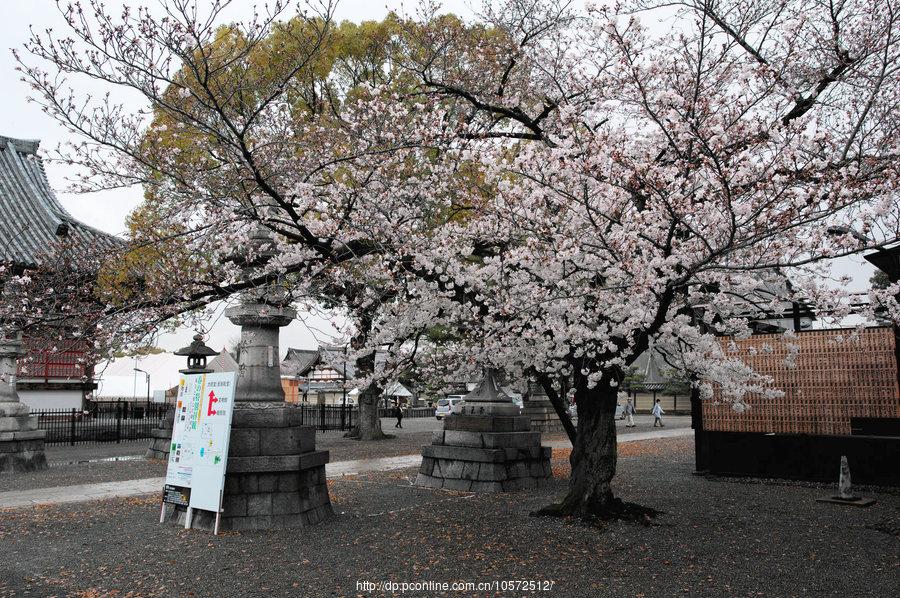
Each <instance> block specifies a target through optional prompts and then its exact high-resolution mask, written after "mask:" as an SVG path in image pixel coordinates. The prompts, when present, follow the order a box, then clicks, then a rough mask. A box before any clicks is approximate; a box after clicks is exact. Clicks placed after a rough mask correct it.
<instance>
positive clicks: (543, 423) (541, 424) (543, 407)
mask: <svg viewBox="0 0 900 598" xmlns="http://www.w3.org/2000/svg"><path fill="white" fill-rule="evenodd" d="M522 415H524V416H526V417H527V418H528V419H529V420H530V421H531V429H532V430H535V431H537V432H541V433H544V434H553V433H557V432H565V431H566V429H565V428H563V425H562V422H561V421H559V416H558V415H556V409H554V408H553V403H551V402H550V399H549V398H547V395H536V396H532V397H531V398H530V399H529V400H527V401H525V403H524V407H523V408H522Z"/></svg>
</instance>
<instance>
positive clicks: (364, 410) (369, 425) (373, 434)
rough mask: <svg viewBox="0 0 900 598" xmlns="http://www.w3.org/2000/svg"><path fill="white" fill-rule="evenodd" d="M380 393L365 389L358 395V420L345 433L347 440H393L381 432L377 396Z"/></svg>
mask: <svg viewBox="0 0 900 598" xmlns="http://www.w3.org/2000/svg"><path fill="white" fill-rule="evenodd" d="M379 394H380V393H378V392H373V391H372V389H367V390H366V391H365V392H362V393H360V395H359V418H358V419H357V421H356V425H355V426H353V428H352V429H351V430H350V431H349V432H348V433H347V437H348V438H355V439H357V440H381V439H384V438H393V436H389V435H387V434H385V433H384V432H382V431H381V418H380V417H378V395H379Z"/></svg>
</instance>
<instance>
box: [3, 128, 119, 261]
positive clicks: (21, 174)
mask: <svg viewBox="0 0 900 598" xmlns="http://www.w3.org/2000/svg"><path fill="white" fill-rule="evenodd" d="M39 144H40V141H37V140H23V139H13V138H11V137H4V136H2V135H0V262H6V263H10V262H11V263H13V264H17V265H19V266H26V267H33V266H36V265H38V264H40V263H41V261H42V260H43V259H44V257H45V256H46V254H47V252H48V250H49V249H50V248H51V247H53V245H54V244H55V243H57V242H58V241H59V239H60V238H68V239H70V240H71V241H70V242H73V243H76V244H78V245H83V246H96V245H97V244H98V243H100V244H101V245H109V246H110V247H113V246H114V245H116V244H118V240H117V239H116V238H115V237H113V236H111V235H108V234H106V233H104V232H102V231H99V230H97V229H95V228H92V227H90V226H88V225H86V224H84V223H83V222H80V221H78V220H76V219H75V218H73V217H72V215H71V214H69V213H68V212H67V211H66V209H65V208H63V207H62V205H61V204H60V203H59V201H58V200H57V199H56V195H54V193H53V190H52V189H51V188H50V184H49V182H48V181H47V175H46V173H45V172H44V164H43V162H42V161H41V159H40V157H39V156H38V155H37V149H38V146H39Z"/></svg>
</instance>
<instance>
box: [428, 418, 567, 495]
mask: <svg viewBox="0 0 900 598" xmlns="http://www.w3.org/2000/svg"><path fill="white" fill-rule="evenodd" d="M444 422H445V423H444V430H443V431H441V432H434V435H433V441H432V443H431V444H430V445H427V446H424V447H422V465H421V467H420V469H419V475H418V476H417V477H416V485H417V486H423V487H426V488H446V489H448V490H460V491H467V492H510V491H514V490H522V489H528V488H536V487H538V486H541V485H542V484H545V483H546V482H547V481H548V480H549V479H550V478H551V477H552V473H551V470H550V455H551V452H552V449H551V448H550V447H543V446H541V433H540V432H538V431H532V430H531V426H530V422H529V419H528V417H527V416H522V415H492V414H487V415H471V414H452V415H450V416H448V417H447V418H446V419H445V420H444Z"/></svg>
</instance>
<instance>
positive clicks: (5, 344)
mask: <svg viewBox="0 0 900 598" xmlns="http://www.w3.org/2000/svg"><path fill="white" fill-rule="evenodd" d="M24 354H25V351H24V350H23V349H22V341H21V340H20V339H18V338H16V339H0V473H4V472H19V471H34V470H37V469H44V468H46V467H47V457H46V456H45V455H44V437H45V436H46V435H47V432H45V431H44V430H38V418H37V417H31V416H30V415H29V410H28V405H25V404H24V403H21V402H20V401H19V395H18V394H17V393H16V358H18V357H21V356H22V355H24Z"/></svg>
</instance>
